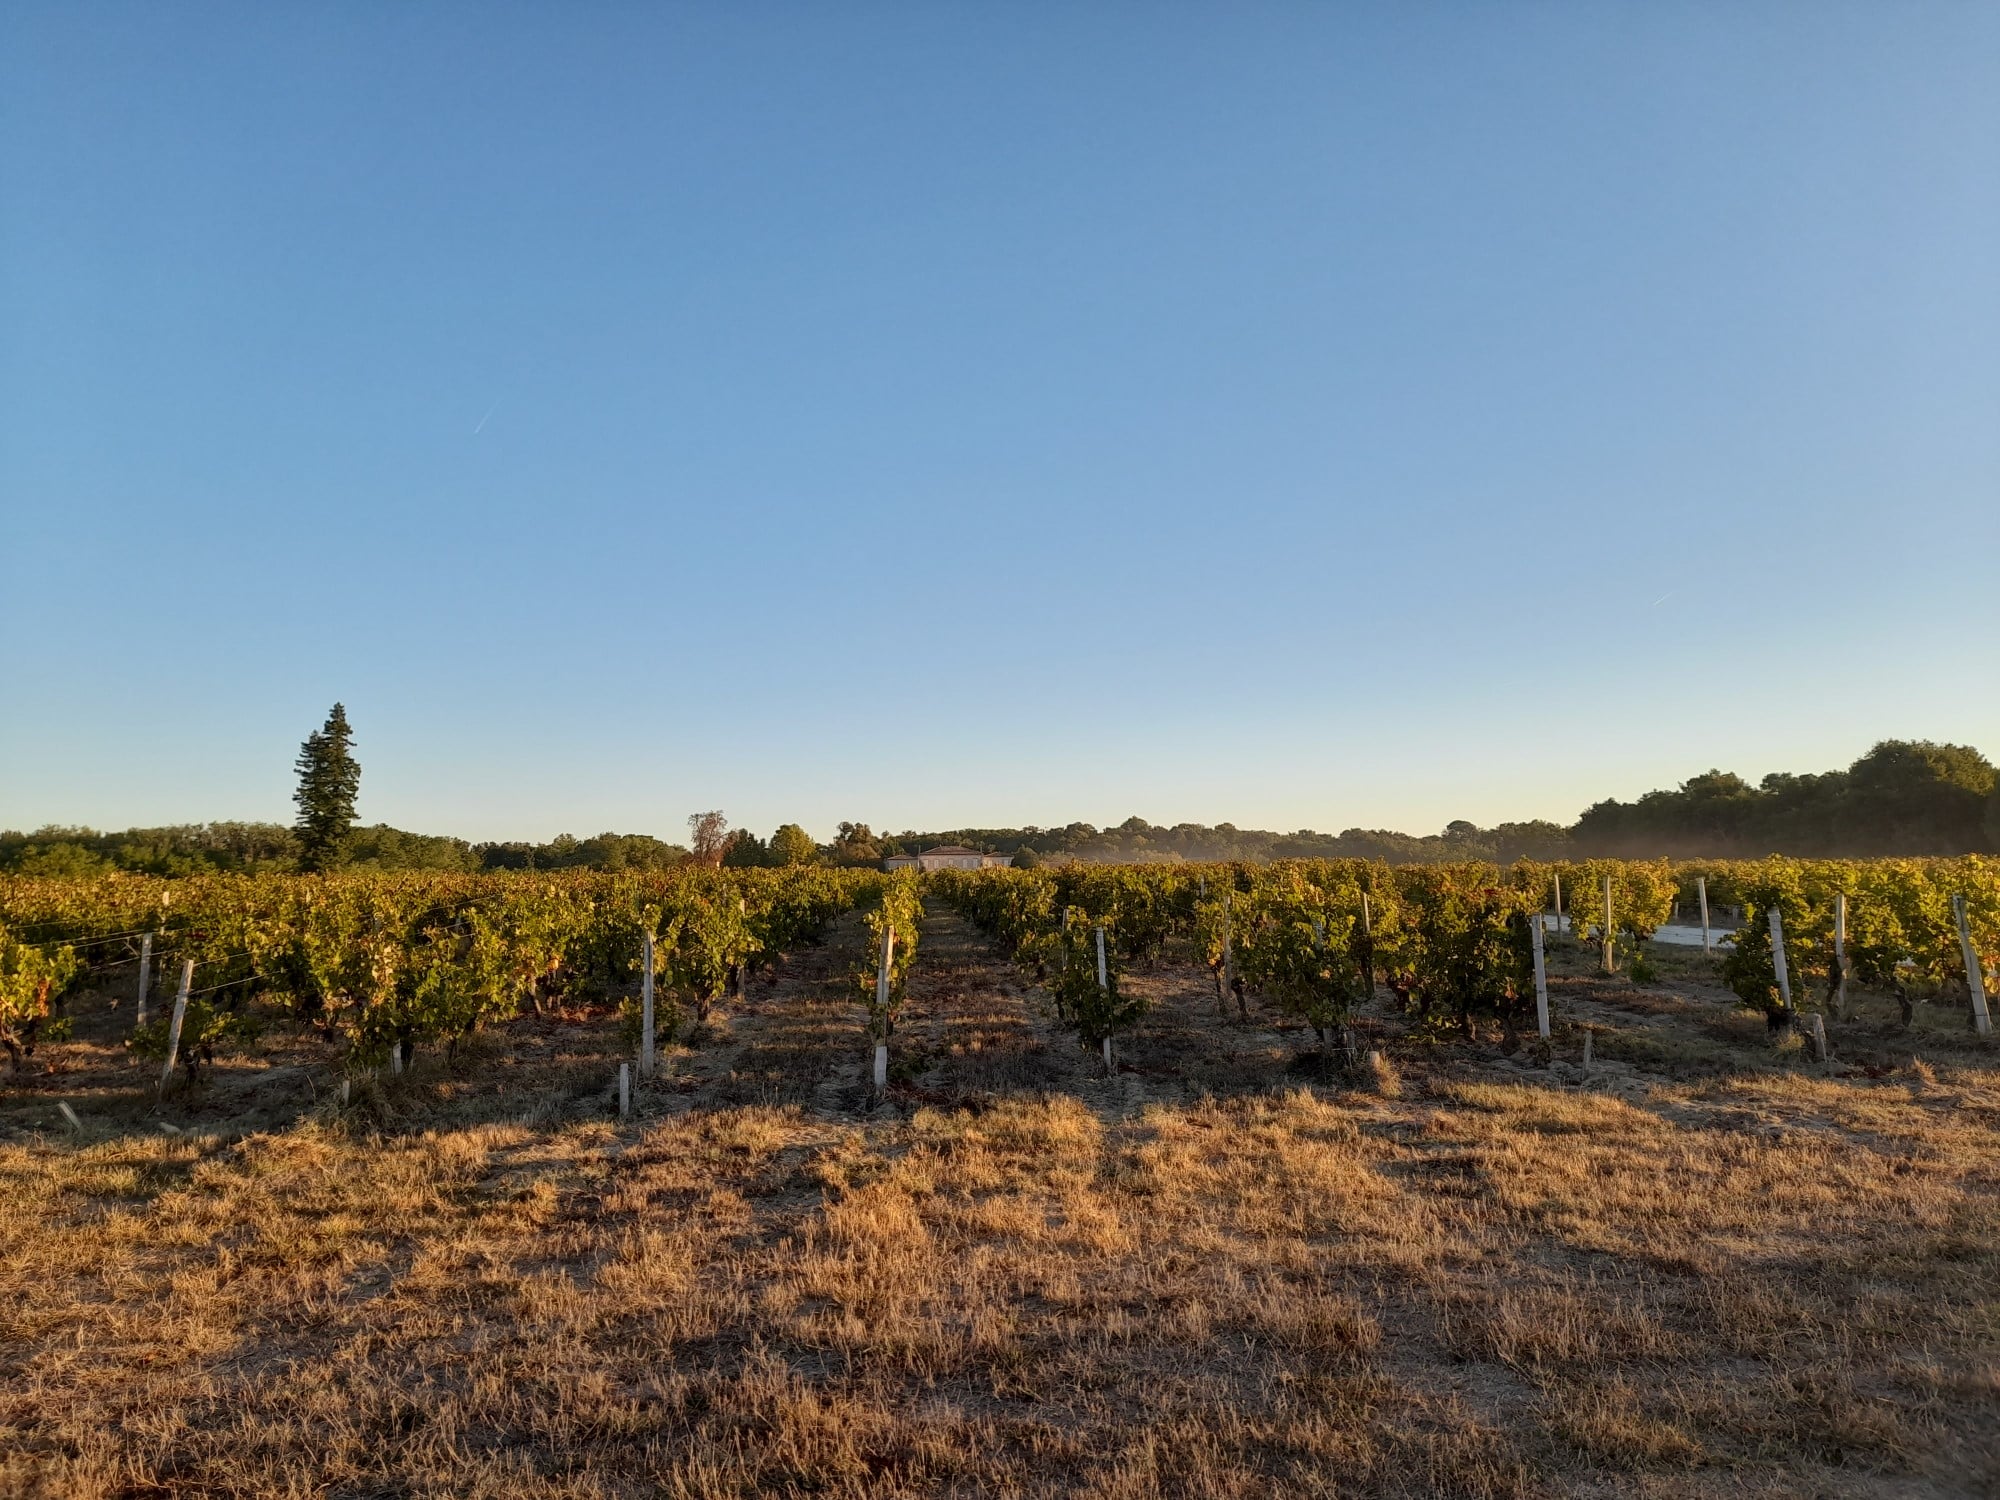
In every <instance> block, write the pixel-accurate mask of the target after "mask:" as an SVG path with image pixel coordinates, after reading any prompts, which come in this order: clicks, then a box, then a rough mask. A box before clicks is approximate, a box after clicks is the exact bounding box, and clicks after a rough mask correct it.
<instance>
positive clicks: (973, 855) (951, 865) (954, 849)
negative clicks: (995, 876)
mask: <svg viewBox="0 0 2000 1500" xmlns="http://www.w3.org/2000/svg"><path fill="white" fill-rule="evenodd" d="M1012 863H1014V858H1013V856H1012V855H1009V854H981V853H980V852H979V851H978V850H977V849H968V848H966V847H965V846H964V845H962V844H939V845H938V846H937V847H936V848H935V849H926V850H924V852H923V853H922V854H892V855H890V856H889V857H888V858H887V859H885V860H883V861H882V868H883V869H885V870H1004V869H1006V868H1007V866H1009V865H1011V864H1012Z"/></svg>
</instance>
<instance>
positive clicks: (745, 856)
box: [0, 703, 2000, 877]
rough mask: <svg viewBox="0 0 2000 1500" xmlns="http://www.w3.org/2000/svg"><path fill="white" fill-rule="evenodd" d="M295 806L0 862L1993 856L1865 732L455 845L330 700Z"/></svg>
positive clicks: (1973, 816) (1943, 772)
mask: <svg viewBox="0 0 2000 1500" xmlns="http://www.w3.org/2000/svg"><path fill="white" fill-rule="evenodd" d="M296 769H297V772H298V778H299V782H298V790H297V791H296V793H295V794H294V800H295V802H296V803H297V806H298V816H297V818H296V819H295V820H294V822H293V823H292V825H291V826H290V827H287V826H285V825H283V824H279V823H234V822H223V823H198V824H180V825H174V826H170V827H161V828H128V829H125V830H123V831H122V832H115V833H110V832H99V831H98V830H96V829H92V828H81V827H62V826H49V827H44V828H40V829H37V830H35V831H34V832H32V833H23V832H18V831H6V832H0V870H6V871H11V872H14V873H17V874H29V875H47V876H69V877H86V876H93V875H103V874H108V873H111V872H113V871H129V872H132V873H137V874H148V875H201V874H214V873H224V872H253V871H293V870H297V871H308V872H310V871H319V870H332V869H349V870H358V871H370V870H376V871H390V870H434V871H440V872H459V873H471V872H475V871H480V870H570V869H589V870H636V871H645V870H663V869H667V868H670V867H672V866H675V865H678V864H682V863H686V862H693V863H695V864H699V865H708V866H713V867H724V868H732V869H744V868H764V867H770V868H785V867H789V866H796V865H811V864H819V865H831V866H835V867H846V868H861V867H868V866H877V865H879V864H880V863H881V861H882V860H883V859H885V858H887V857H888V856H891V855H896V854H905V853H917V852H919V851H921V850H923V849H927V848H930V847H933V846H935V845H938V844H963V845H968V846H970V847H973V848H976V849H980V850H985V851H989V852H993V853H1000V854H1007V855H1011V856H1013V857H1014V860H1015V862H1016V863H1017V864H1021V865H1026V866H1033V865H1035V864H1038V863H1040V862H1041V861H1042V860H1044V859H1056V860H1072V859H1080V860H1086V861H1091V862H1107V863H1144V862H1149V861H1182V860H1185V861H1211V860H1245V861H1252V862H1265V861H1269V860H1275V859H1369V860H1384V861H1387V862H1389V863H1391V864H1449V863H1460V862H1463V861H1467V860H1481V861H1487V862H1490V863H1495V864H1511V863H1513V862H1514V861H1516V860H1522V859H1528V860H1563V859H1588V858H1605V857H1608V858H1639V859H1651V858H1683V859H1700V858H1713V859H1722V858H1761V857H1762V856H1765V855H1770V854H1784V855H1795V856H1799V857H1802V858H1866V857H1872V856H1902V857H1919V856H1932V855H1937V856H1956V855H1964V854H1989V853H2000V778H1996V774H1995V770H1994V767H1993V764H1992V763H1991V762H1990V761H1988V760H1987V758H1986V757H1985V756H1984V755H1982V754H1981V753H1980V752H1979V751H1977V750H1975V749H1973V748H1971V747H1970V746H1966V745H1947V744H1936V743H1933V742H1931V741H1928V740H1884V741H1882V742H1881V743H1879V744H1877V745H1876V746H1874V748H1872V749H1871V750H1869V751H1868V753H1867V754H1865V755H1863V756H1862V757H1861V758H1860V759H1858V760H1856V761H1855V762H1854V763H1853V764H1852V765H1851V766H1849V767H1848V768H1847V769H1846V770H1836V771H1826V772H1821V773H1817V774H1803V775H1801V774H1794V773H1790V772H1774V773H1772V774H1771V775H1768V776H1766V777H1764V778H1763V780H1762V781H1760V782H1758V783H1756V784H1754V785H1753V784H1752V783H1750V782H1749V781H1747V780H1745V779H1744V778H1743V777H1741V776H1738V775H1736V774H1734V773H1733V772H1727V771H1721V770H1709V771H1706V772H1703V773H1702V774H1700V775H1698V776H1693V777H1690V778H1689V779H1688V780H1686V781H1684V782H1682V783H1681V784H1680V786H1678V787H1677V788H1675V789H1673V790H1671V791H1654V792H1648V793H1646V794H1645V795H1644V796H1642V797H1640V798H1638V799H1637V800H1636V801H1633V802H1620V801H1618V800H1617V799H1615V798H1609V799H1606V800H1604V801H1601V802H1597V803H1593V804H1592V805H1591V806H1590V807H1588V808H1586V809H1585V810H1584V812H1583V813H1582V814H1581V815H1580V816H1579V817H1578V818H1577V820H1576V822H1575V823H1573V824H1570V825H1568V826H1564V825H1563V824H1560V823H1555V822H1551V821H1548V820H1536V821H1531V822H1517V823H1501V824H1499V825H1497V826H1496V827H1493V828H1481V827H1479V826H1478V825H1477V824H1475V823H1471V822H1468V821H1464V820H1458V821H1454V822H1452V823H1449V824H1447V825H1446V826H1445V827H1444V828H1443V829H1442V830H1441V831H1440V832H1438V833H1434V834H1407V833H1398V832H1394V831H1392V830H1388V829H1370V828H1349V829H1347V830H1346V831H1344V832H1342V833H1337V834H1335V833H1320V832H1317V831H1315V830H1313V829H1310V828H1302V829H1298V830H1296V831H1294V832H1291V833H1277V832H1269V831H1264V830H1259V829H1245V828H1238V827H1236V825H1234V824H1233V823H1217V824H1213V825H1208V824H1200V823H1177V824H1174V825H1172V826H1164V825H1159V824H1154V823H1149V822H1147V821H1146V820H1145V819H1144V818H1140V817H1131V818H1127V819H1126V820H1125V821H1124V822H1123V823H1120V824H1118V825H1117V826H1116V827H1113V828H1098V827H1096V826H1095V825H1093V824H1090V823H1070V824H1066V825H1063V826H1061V827H1036V826H1029V827H1023V828H953V829H941V830H937V831H933V832H922V831H919V830H915V829H906V830H904V831H903V832H901V833H895V834H888V833H884V834H879V835H878V834H877V833H875V832H874V831H873V829H871V828H870V827H869V825H868V824H866V823H859V822H843V823H841V824H840V825H839V828H838V830H837V831H836V833H835V835H834V837H833V838H832V839H831V840H829V841H827V842H826V843H820V842H817V841H816V840H814V839H813V837H812V836H811V835H810V834H808V833H807V832H806V831H805V829H804V828H803V827H801V826H800V825H799V824H797V823H786V824H783V825H781V826H780V827H779V828H777V829H776V830H774V831H773V832H772V834H771V835H770V837H769V838H761V837H759V836H758V835H756V834H755V833H753V832H751V831H750V830H748V829H743V828H731V827H730V825H729V821H728V819H727V818H726V817H725V816H724V815H723V814H722V813H721V812H720V811H707V812H700V813H694V814H692V815H690V816H689V818H688V840H687V842H686V843H685V844H681V843H670V842H668V841H666V840H664V839H661V838H657V837H655V836H653V835H651V834H644V833H612V832H605V833H599V834H595V835H593V836H591V837H588V838H577V837H574V836H573V835H570V834H560V835H558V836H557V837H555V838H553V839H550V840H548V841H547V842H545V843H540V842H534V841H531V840H505V841H488V842H483V843H475V842H472V841H470V840H466V839H460V838H452V837H449V836H446V835H437V834H420V833H411V832H408V831H406V830H403V829H399V828H392V827H390V826H389V825H387V824H385V823H377V824H373V825H363V824H361V823H359V822H358V820H357V819H356V816H355V808H356V803H357V800H358V797H359V794H360V787H361V767H360V763H359V762H358V760H356V758H355V755H354V747H353V730H352V727H351V726H350V725H349V723H348V720H347V715H346V710H345V709H344V708H343V707H342V705H340V704H338V703H336V704H335V705H334V706H333V711H332V712H331V713H330V714H329V715H328V716H327V720H326V722H325V724H324V725H322V726H321V727H320V729H318V730H317V731H315V732H314V733H313V734H312V735H310V736H308V737H307V739H306V741H305V743H304V744H303V745H301V746H300V750H299V758H298V761H297V763H296Z"/></svg>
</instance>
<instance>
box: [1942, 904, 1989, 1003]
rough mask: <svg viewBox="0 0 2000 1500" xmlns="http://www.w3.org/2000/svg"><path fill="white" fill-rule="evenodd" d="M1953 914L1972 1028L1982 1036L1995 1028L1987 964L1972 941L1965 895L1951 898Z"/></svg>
mask: <svg viewBox="0 0 2000 1500" xmlns="http://www.w3.org/2000/svg"><path fill="white" fill-rule="evenodd" d="M1951 914H1952V916H1954V917H1956V918H1957V919H1958V946H1959V947H1960V948H1961V949H1962V950H1964V953H1965V988H1966V993H1967V995H1968V997H1969V998H1970V999H1971V1001H1972V1029H1973V1030H1974V1031H1976V1032H1978V1033H1979V1034H1980V1035H1981V1036H1985V1035H1987V1034H1988V1033H1989V1032H1991V1031H1992V1030H1993V1019H1992V1017H1991V1016H1990V1015H1989V1014H1988V1013H1987V1010H1986V966H1985V965H1984V964H1982V963H1981V962H1980V961H1979V949H1978V947H1977V946H1975V945H1974V943H1973V941H1972V925H1971V924H1970V923H1969V922H1967V921H1966V920H1965V897H1963V896H1953V897H1952V898H1951Z"/></svg>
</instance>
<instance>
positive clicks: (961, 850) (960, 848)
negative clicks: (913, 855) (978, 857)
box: [924, 844, 981, 855]
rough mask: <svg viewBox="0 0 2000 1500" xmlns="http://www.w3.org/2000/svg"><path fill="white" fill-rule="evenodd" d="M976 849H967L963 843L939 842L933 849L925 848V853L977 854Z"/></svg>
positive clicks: (978, 851)
mask: <svg viewBox="0 0 2000 1500" xmlns="http://www.w3.org/2000/svg"><path fill="white" fill-rule="evenodd" d="M980 852H981V851H980V850H978V849H968V848H966V847H965V845H963V844H939V845H938V846H937V847H936V848H935V849H926V850H925V851H924V853H925V854H927V855H928V854H978V853H980Z"/></svg>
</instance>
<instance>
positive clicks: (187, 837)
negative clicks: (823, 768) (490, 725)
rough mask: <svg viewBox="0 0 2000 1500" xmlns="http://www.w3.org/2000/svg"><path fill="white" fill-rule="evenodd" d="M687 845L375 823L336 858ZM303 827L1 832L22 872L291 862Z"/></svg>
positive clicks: (482, 863)
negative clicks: (482, 838)
mask: <svg viewBox="0 0 2000 1500" xmlns="http://www.w3.org/2000/svg"><path fill="white" fill-rule="evenodd" d="M687 857H688V851H687V850H686V849H684V848H682V847H681V846H680V845H679V844H668V843H664V842H662V841H661V840H659V839H656V838H653V837H651V836H650V835H648V834H643V833H600V834H598V835H597V836H596V837H595V838H588V839H578V838H572V837H571V836H570V835H568V834H563V835H562V836H561V837H559V838H555V839H551V840H550V841H549V842H548V843H546V844H534V843H489V844H474V843H468V842H467V841H466V840H464V839H454V838H447V837H443V836H440V835H437V834H427V833H405V832H403V831H402V830H401V829H399V828H391V827H389V826H388V825H386V824H377V825H375V826H374V827H372V828H357V829H355V830H354V831H353V832H352V833H350V834H348V835H347V838H346V840H345V841H344V843H343V845H342V849H341V858H340V861H339V864H340V865H341V867H343V868H349V869H357V870H460V871H471V870H525V869H536V870H569V869H591V870H656V869H661V868H664V867H666V866H668V865H675V864H679V863H680V862H681V861H682V860H684V859H686V858H687ZM298 859H299V841H298V837H297V835H296V834H294V833H293V831H292V830H291V829H289V828H287V827H285V826H284V825H283V824H280V823H186V824H181V825H179V826H176V827H172V828H128V829H126V830H125V831H124V832H123V833H99V832H98V831H97V830H96V829H92V828H59V827H57V828H40V829H37V830H36V831H35V832H33V833H12V832H9V833H0V869H4V870H10V871H12V872H14V873H16V874H22V875H104V874H109V873H110V872H112V871H114V870H129V871H132V872H134V873H137V874H143V875H203V874H212V873H227V872H231V871H239V872H255V871H260V870H290V869H294V868H296V866H297V864H298Z"/></svg>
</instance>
